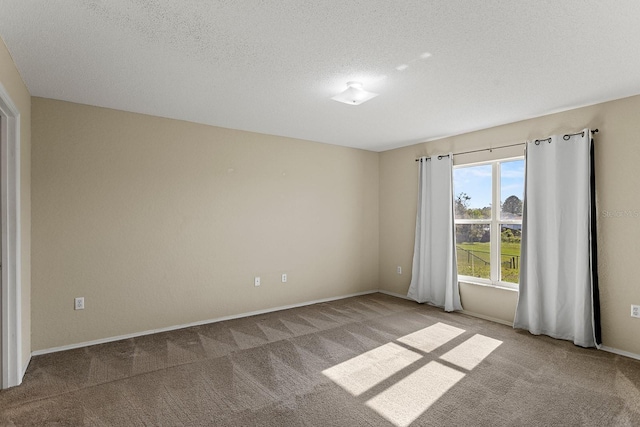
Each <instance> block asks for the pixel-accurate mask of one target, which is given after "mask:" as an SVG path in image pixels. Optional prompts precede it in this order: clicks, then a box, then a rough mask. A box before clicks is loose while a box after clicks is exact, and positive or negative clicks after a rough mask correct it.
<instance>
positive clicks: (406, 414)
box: [322, 323, 502, 427]
mask: <svg viewBox="0 0 640 427" xmlns="http://www.w3.org/2000/svg"><path fill="white" fill-rule="evenodd" d="M464 332H465V330H464V329H460V328H456V327H454V326H451V325H447V324H445V323H436V324H434V325H431V326H429V327H426V328H424V329H420V330H419V331H416V332H413V333H411V334H408V335H405V336H403V337H401V338H398V339H397V340H396V341H397V342H398V343H401V344H403V345H399V344H396V343H393V342H390V343H387V344H385V345H383V346H380V347H377V348H375V349H373V350H370V351H367V352H366V353H363V354H361V355H358V356H356V357H353V358H351V359H349V360H347V361H345V362H342V363H339V364H337V365H335V366H332V367H331V368H328V369H325V370H324V371H322V373H323V374H324V375H325V376H326V377H328V378H329V379H331V380H332V381H333V382H335V383H336V384H338V385H339V386H340V387H342V388H343V389H345V390H346V391H348V392H349V393H351V394H352V395H353V396H360V395H362V394H363V393H366V392H368V391H372V389H373V388H374V387H376V386H378V385H381V384H382V386H381V387H384V390H382V391H380V392H378V390H375V393H377V394H376V395H375V396H373V397H371V398H370V399H368V400H367V401H366V405H367V406H368V407H369V408H371V409H373V410H374V411H376V412H377V413H378V414H380V415H381V416H382V417H384V418H385V419H387V420H388V421H390V422H391V423H393V424H394V425H395V426H397V427H404V426H408V425H409V424H411V423H412V422H413V421H415V420H416V419H417V418H418V417H419V416H420V415H422V414H423V413H424V412H425V411H426V410H427V409H429V408H430V407H431V405H433V404H434V403H435V402H437V401H438V399H440V398H441V397H442V396H443V395H444V394H445V393H446V392H447V391H448V390H449V389H450V388H451V387H453V386H454V385H456V384H457V383H458V382H459V381H460V380H462V379H463V378H464V377H465V375H466V374H467V373H468V372H470V371H471V370H472V369H474V368H476V367H477V366H478V365H479V364H480V363H481V362H482V361H483V360H484V359H486V358H487V356H489V355H490V354H491V353H492V352H493V351H494V350H495V349H496V348H498V347H499V346H500V344H502V341H500V340H496V339H494V338H489V337H486V336H484V335H480V334H475V335H473V336H472V337H471V338H469V339H467V340H465V341H464V342H462V343H461V344H458V345H457V346H456V347H454V348H452V349H451V350H449V351H447V352H446V353H444V354H443V355H442V356H440V357H438V356H437V353H436V354H435V355H431V354H428V353H431V352H433V351H434V350H436V349H437V348H439V347H441V346H443V345H445V344H447V343H448V342H450V341H451V340H453V339H454V338H456V337H458V336H460V335H461V334H463V333H464ZM406 347H411V348H406ZM412 349H414V350H412ZM431 359H434V360H431ZM413 364H416V365H415V366H411V365H413ZM403 370H406V372H401V371H403ZM396 374H397V375H399V376H400V377H401V378H400V379H398V380H397V381H395V382H393V383H391V382H392V381H394V380H395V378H394V379H392V380H390V381H387V383H384V381H385V380H389V379H390V378H392V377H393V376H394V375H396ZM383 383H384V384H383ZM389 383H391V384H389ZM370 395H371V394H370Z"/></svg>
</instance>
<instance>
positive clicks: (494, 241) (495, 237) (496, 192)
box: [453, 156, 524, 289]
mask: <svg viewBox="0 0 640 427" xmlns="http://www.w3.org/2000/svg"><path fill="white" fill-rule="evenodd" d="M514 160H524V156H516V157H506V158H501V159H495V160H488V161H483V162H477V163H465V164H458V165H455V166H454V167H453V168H454V170H455V169H462V168H468V167H473V166H485V165H491V218H486V219H457V218H454V226H455V225H464V224H482V225H489V226H490V227H491V228H490V230H491V236H490V239H489V242H490V243H489V247H490V252H491V253H490V258H489V262H490V264H491V265H490V267H491V268H490V270H491V278H490V279H485V278H482V277H474V276H466V275H461V274H458V281H460V282H464V283H472V284H478V285H485V286H487V285H488V286H495V287H501V288H509V289H518V285H519V284H518V283H511V282H503V281H502V280H499V279H500V274H501V269H500V266H501V257H500V245H501V243H502V239H501V234H500V228H501V226H502V225H504V224H520V225H522V220H521V219H520V220H503V219H500V213H501V209H500V168H501V165H502V163H507V162H512V161H514ZM454 191H455V190H454ZM454 196H455V195H454Z"/></svg>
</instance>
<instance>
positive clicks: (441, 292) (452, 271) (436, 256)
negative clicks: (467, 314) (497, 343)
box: [407, 154, 462, 311]
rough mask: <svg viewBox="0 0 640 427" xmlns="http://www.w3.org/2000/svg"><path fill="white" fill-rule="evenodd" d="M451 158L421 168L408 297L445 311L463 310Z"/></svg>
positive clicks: (426, 162)
mask: <svg viewBox="0 0 640 427" xmlns="http://www.w3.org/2000/svg"><path fill="white" fill-rule="evenodd" d="M452 157H453V155H452V154H449V155H448V156H434V157H431V158H427V157H423V158H421V159H420V161H419V163H418V165H419V168H420V173H419V175H420V181H419V188H418V214H417V216H416V240H415V248H414V252H413V269H412V272H411V285H410V286H409V293H408V295H407V296H408V297H409V298H411V299H413V300H415V301H418V302H419V303H425V302H426V303H430V304H432V305H435V306H437V307H442V308H444V310H445V311H453V310H462V305H461V304H460V292H459V290H458V267H457V263H456V243H455V230H454V224H453V170H452V165H453V162H452V160H451V159H452Z"/></svg>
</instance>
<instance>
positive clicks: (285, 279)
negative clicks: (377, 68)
mask: <svg viewBox="0 0 640 427" xmlns="http://www.w3.org/2000/svg"><path fill="white" fill-rule="evenodd" d="M282 283H287V273H282Z"/></svg>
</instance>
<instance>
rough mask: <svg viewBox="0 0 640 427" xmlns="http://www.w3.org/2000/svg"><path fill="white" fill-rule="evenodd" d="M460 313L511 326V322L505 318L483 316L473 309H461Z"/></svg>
mask: <svg viewBox="0 0 640 427" xmlns="http://www.w3.org/2000/svg"><path fill="white" fill-rule="evenodd" d="M460 313H462V314H466V315H468V316H471V317H477V318H479V319H483V320H488V321H490V322H494V323H500V324H501V325H506V326H511V327H513V322H508V321H506V320H502V319H498V318H495V317H491V316H485V315H484V314H480V313H474V312H473V311H467V310H462V311H461V312H460Z"/></svg>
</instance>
